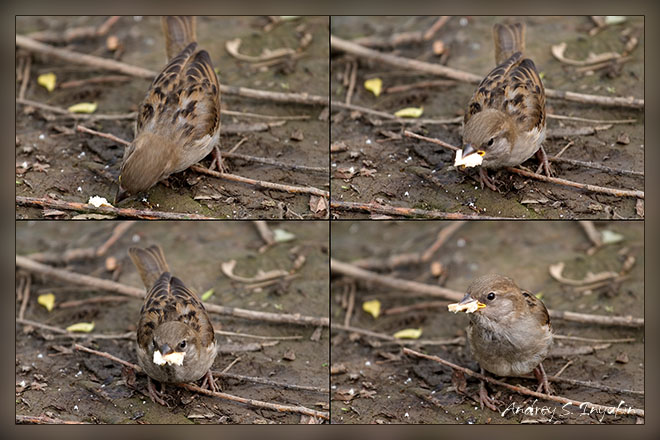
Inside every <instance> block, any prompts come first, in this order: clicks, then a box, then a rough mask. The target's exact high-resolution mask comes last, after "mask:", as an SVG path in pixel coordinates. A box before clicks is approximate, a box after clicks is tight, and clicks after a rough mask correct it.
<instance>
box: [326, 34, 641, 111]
mask: <svg viewBox="0 0 660 440" xmlns="http://www.w3.org/2000/svg"><path fill="white" fill-rule="evenodd" d="M330 47H331V48H333V49H336V50H341V51H343V52H346V53H350V54H353V55H356V56H360V57H364V58H367V59H371V60H375V61H378V62H381V63H384V64H390V65H393V66H396V67H399V68H404V69H413V70H417V71H420V72H426V73H430V74H433V75H441V76H444V77H447V78H451V79H455V80H457V81H462V82H467V83H472V84H478V83H479V82H480V81H481V79H482V77H481V76H479V75H474V74H472V73H468V72H463V71H461V70H457V69H452V68H450V67H446V66H443V65H441V64H432V63H426V62H423V61H418V60H412V59H408V58H404V57H399V56H395V55H390V54H385V53H381V52H378V51H375V50H372V49H368V48H366V47H363V46H360V45H359V44H355V43H352V42H350V41H347V40H344V39H342V38H339V37H337V36H335V35H330ZM545 94H546V96H547V97H549V98H557V99H564V100H567V101H574V102H580V103H584V104H598V105H603V106H618V107H629V108H643V107H644V100H643V99H638V98H634V97H629V98H624V97H611V96H598V95H587V94H583V93H574V92H566V91H563V90H554V89H545Z"/></svg>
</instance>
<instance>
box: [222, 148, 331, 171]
mask: <svg viewBox="0 0 660 440" xmlns="http://www.w3.org/2000/svg"><path fill="white" fill-rule="evenodd" d="M222 157H223V158H229V159H232V158H234V159H241V160H245V161H248V162H257V163H263V164H266V165H272V166H274V167H279V168H288V169H290V170H297V171H310V172H313V173H326V174H327V173H328V167H310V166H307V165H298V164H294V163H284V162H278V161H276V160H273V159H270V158H267V157H256V156H248V155H246V154H240V153H230V152H226V153H225V152H223V153H222Z"/></svg>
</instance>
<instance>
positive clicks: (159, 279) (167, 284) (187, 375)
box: [128, 245, 217, 405]
mask: <svg viewBox="0 0 660 440" xmlns="http://www.w3.org/2000/svg"><path fill="white" fill-rule="evenodd" d="M128 254H129V255H130V257H131V259H132V260H133V263H134V264H135V266H136V267H137V269H138V272H139V273H140V277H141V278H142V282H143V283H144V285H145V287H146V288H147V296H146V298H145V300H144V305H143V306H142V309H141V310H140V321H139V322H138V326H137V355H138V363H139V364H140V367H142V369H143V370H144V372H145V373H147V375H148V377H149V379H148V380H149V382H148V389H149V396H150V397H151V400H152V401H154V402H158V403H160V404H161V405H167V404H166V403H165V401H164V400H163V399H162V397H161V395H162V392H161V393H159V392H157V391H156V389H155V387H154V385H153V383H152V381H151V379H152V378H153V379H155V380H157V381H159V382H161V388H162V384H163V383H186V382H193V381H196V380H198V379H200V378H202V377H204V384H203V385H202V387H204V386H206V385H207V384H208V386H209V388H210V389H211V390H213V391H216V390H217V387H216V385H215V381H214V380H213V375H212V374H211V370H210V368H211V366H212V365H213V361H214V360H215V356H216V354H217V350H216V344H215V333H214V331H213V325H212V324H211V320H210V319H209V316H208V314H207V313H206V309H204V305H202V303H201V301H200V300H199V299H198V298H197V296H196V295H195V293H193V292H192V291H191V290H190V289H188V288H187V287H186V286H185V285H184V284H183V282H182V281H181V280H180V279H178V278H176V277H174V276H172V274H171V273H170V272H169V267H168V266H167V262H166V261H165V256H164V255H163V250H162V249H161V248H160V246H157V245H156V246H151V247H148V248H146V249H141V248H131V249H129V251H128Z"/></svg>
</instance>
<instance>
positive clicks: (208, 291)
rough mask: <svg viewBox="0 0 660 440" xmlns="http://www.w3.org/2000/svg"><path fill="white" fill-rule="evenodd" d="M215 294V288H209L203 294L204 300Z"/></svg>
mask: <svg viewBox="0 0 660 440" xmlns="http://www.w3.org/2000/svg"><path fill="white" fill-rule="evenodd" d="M212 295H213V289H209V290H207V291H206V292H204V293H203V294H202V301H206V300H207V299H209V298H210V297H211V296H212Z"/></svg>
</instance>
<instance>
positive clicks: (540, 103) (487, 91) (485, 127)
mask: <svg viewBox="0 0 660 440" xmlns="http://www.w3.org/2000/svg"><path fill="white" fill-rule="evenodd" d="M493 38H494V40H495V61H496V64H497V67H496V68H495V69H493V70H492V71H491V72H490V73H489V74H488V75H486V77H485V78H484V79H483V80H482V81H481V83H480V84H479V86H478V87H477V90H476V91H475V92H474V95H473V96H472V98H471V99H470V102H469V103H468V107H467V110H466V112H465V116H464V118H463V148H462V150H459V151H458V152H457V156H456V161H455V163H454V165H456V166H459V165H465V166H477V165H481V167H480V168H479V175H480V180H481V187H482V188H483V186H484V184H485V185H486V186H488V187H489V188H490V189H492V190H494V191H496V190H497V187H496V186H495V185H494V183H493V182H492V180H491V179H490V178H489V177H488V172H487V169H497V168H503V167H512V166H516V165H520V164H521V163H523V162H525V161H526V160H527V159H529V158H530V157H531V156H532V155H534V153H537V155H538V156H539V159H540V160H541V162H542V165H543V167H544V169H545V172H546V174H547V175H550V167H549V164H548V160H547V157H546V155H545V151H544V150H543V147H542V144H543V141H544V140H545V133H546V121H545V120H546V113H545V89H544V88H543V82H542V81H541V78H540V77H539V74H538V72H537V70H536V66H535V65H534V62H533V61H532V60H530V59H529V58H527V57H526V56H525V55H524V50H525V25H524V24H523V23H516V24H512V25H504V24H496V25H495V26H494V27H493ZM475 155H476V156H475Z"/></svg>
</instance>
